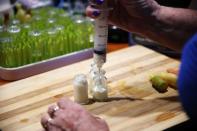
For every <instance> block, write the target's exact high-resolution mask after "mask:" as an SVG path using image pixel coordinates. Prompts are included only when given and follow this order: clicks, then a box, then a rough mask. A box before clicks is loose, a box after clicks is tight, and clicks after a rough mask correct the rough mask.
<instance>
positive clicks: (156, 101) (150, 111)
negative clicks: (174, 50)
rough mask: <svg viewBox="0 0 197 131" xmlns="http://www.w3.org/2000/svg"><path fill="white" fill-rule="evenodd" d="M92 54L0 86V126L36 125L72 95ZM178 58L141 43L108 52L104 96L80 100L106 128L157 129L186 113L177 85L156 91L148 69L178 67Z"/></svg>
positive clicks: (12, 129)
mask: <svg viewBox="0 0 197 131" xmlns="http://www.w3.org/2000/svg"><path fill="white" fill-rule="evenodd" d="M91 62H92V60H86V61H82V62H79V63H76V64H72V65H70V66H65V67H62V68H58V69H56V70H52V71H49V72H46V73H43V74H39V75H36V76H33V77H29V78H26V79H23V80H20V81H15V82H10V83H6V84H3V85H1V86H0V128H1V129H3V131H41V130H42V127H41V125H40V118H41V115H42V114H43V113H45V112H46V110H47V107H48V106H49V105H51V104H54V103H55V102H56V101H57V100H58V99H60V98H62V97H63V96H67V97H69V98H70V99H73V91H72V79H73V77H74V75H76V74H79V73H85V74H87V73H88V71H89V67H90V64H91ZM178 66H179V62H178V61H176V60H173V59H170V58H168V57H166V56H163V55H161V54H158V53H156V52H154V51H152V50H149V49H146V48H144V47H142V46H133V47H129V48H125V49H122V50H120V51H117V52H113V53H110V54H109V55H108V57H107V63H106V65H105V66H104V68H105V69H106V71H107V78H108V87H109V95H110V98H109V101H108V102H96V103H92V104H90V105H86V106H84V107H85V108H86V109H87V110H89V111H90V112H92V113H93V114H95V115H98V116H100V117H102V118H104V119H105V120H106V121H107V123H108V124H109V126H110V130H111V131H131V130H132V131H137V130H162V129H165V128H168V127H170V126H173V125H176V124H178V123H181V122H184V121H186V120H187V119H188V118H187V116H186V115H185V113H184V112H183V111H182V108H181V105H180V102H179V100H178V94H177V91H175V90H173V89H169V90H168V92H167V93H164V94H159V93H157V92H156V91H155V90H154V89H153V88H152V87H151V84H150V82H149V75H150V74H151V73H155V72H161V71H165V70H166V69H167V68H178Z"/></svg>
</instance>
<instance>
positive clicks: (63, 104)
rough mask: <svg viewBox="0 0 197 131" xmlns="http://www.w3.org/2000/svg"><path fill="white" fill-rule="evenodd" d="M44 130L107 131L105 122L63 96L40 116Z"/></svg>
mask: <svg viewBox="0 0 197 131" xmlns="http://www.w3.org/2000/svg"><path fill="white" fill-rule="evenodd" d="M41 124H42V126H43V127H44V129H45V130H46V131H109V128H108V126H107V123H106V122H105V121H104V120H102V119H100V118H98V117H95V116H93V115H92V114H90V113H89V112H88V111H86V110H85V109H84V108H83V107H82V106H80V105H79V104H77V103H74V102H72V101H71V100H68V99H66V98H63V99H61V100H59V101H58V102H57V105H53V106H50V107H49V108H48V113H47V114H45V115H44V116H43V117H42V118H41Z"/></svg>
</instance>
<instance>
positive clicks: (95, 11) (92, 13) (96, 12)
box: [86, 6, 101, 19]
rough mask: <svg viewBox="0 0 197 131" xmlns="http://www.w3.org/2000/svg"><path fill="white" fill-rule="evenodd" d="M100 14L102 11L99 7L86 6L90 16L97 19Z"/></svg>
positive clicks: (87, 13)
mask: <svg viewBox="0 0 197 131" xmlns="http://www.w3.org/2000/svg"><path fill="white" fill-rule="evenodd" d="M100 14H101V12H100V10H99V9H95V8H92V7H91V6H88V7H87V8H86V15H87V16H88V17H90V18H93V19H96V18H97V17H99V15H100Z"/></svg>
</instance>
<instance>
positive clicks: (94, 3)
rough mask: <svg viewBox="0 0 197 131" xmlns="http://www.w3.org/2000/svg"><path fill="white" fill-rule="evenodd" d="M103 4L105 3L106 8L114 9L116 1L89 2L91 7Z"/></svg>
mask: <svg viewBox="0 0 197 131" xmlns="http://www.w3.org/2000/svg"><path fill="white" fill-rule="evenodd" d="M104 2H107V5H108V7H114V5H115V3H116V2H117V0H89V4H90V5H93V6H97V7H98V6H101V5H103V3H104Z"/></svg>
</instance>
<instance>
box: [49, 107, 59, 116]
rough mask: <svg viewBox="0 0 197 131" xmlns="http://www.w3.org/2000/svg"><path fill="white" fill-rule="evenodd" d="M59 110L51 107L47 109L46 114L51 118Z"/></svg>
mask: <svg viewBox="0 0 197 131" xmlns="http://www.w3.org/2000/svg"><path fill="white" fill-rule="evenodd" d="M58 109H59V106H57V105H52V106H50V107H49V108H48V114H49V116H50V117H51V118H53V117H54V113H55V112H56V111H57V110H58Z"/></svg>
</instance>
